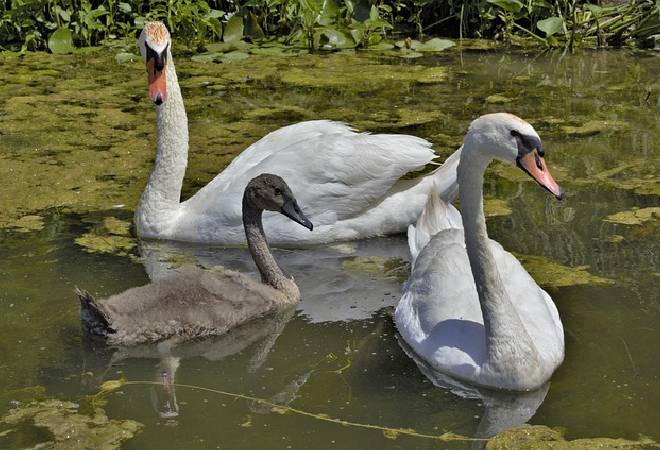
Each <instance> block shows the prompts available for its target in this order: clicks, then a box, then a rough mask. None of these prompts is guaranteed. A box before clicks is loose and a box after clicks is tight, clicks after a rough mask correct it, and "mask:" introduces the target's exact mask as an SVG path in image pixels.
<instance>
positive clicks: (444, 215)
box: [408, 183, 463, 264]
mask: <svg viewBox="0 0 660 450" xmlns="http://www.w3.org/2000/svg"><path fill="white" fill-rule="evenodd" d="M450 228H455V229H462V228H463V222H462V220H461V214H460V213H459V212H458V210H457V209H456V208H455V207H454V206H453V205H452V204H451V203H445V202H444V201H442V199H441V198H440V196H438V193H437V189H436V186H435V183H434V184H433V188H432V189H431V191H430V192H429V196H428V200H427V201H426V205H425V206H424V209H423V210H422V213H421V214H420V215H419V218H418V219H417V223H416V224H415V225H410V226H409V227H408V247H409V248H410V258H411V263H412V264H414V263H415V259H416V258H417V255H419V252H421V251H422V249H423V248H424V247H425V246H426V244H428V243H429V241H430V240H431V238H432V237H433V236H434V235H436V234H437V233H439V232H440V231H442V230H445V229H450Z"/></svg>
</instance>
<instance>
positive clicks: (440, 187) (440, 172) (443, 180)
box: [430, 147, 463, 203]
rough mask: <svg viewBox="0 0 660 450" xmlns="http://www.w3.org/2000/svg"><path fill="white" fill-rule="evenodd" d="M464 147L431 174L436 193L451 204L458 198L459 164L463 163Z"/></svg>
mask: <svg viewBox="0 0 660 450" xmlns="http://www.w3.org/2000/svg"><path fill="white" fill-rule="evenodd" d="M462 150H463V147H461V148H459V149H458V150H456V151H455V152H454V153H452V154H451V155H449V157H448V158H447V159H446V160H445V162H444V163H443V164H442V165H441V166H440V167H438V168H437V169H435V170H434V171H433V172H431V174H430V176H431V177H432V179H433V184H434V185H435V191H436V192H437V193H438V195H439V196H440V198H441V199H442V200H444V201H445V202H447V203H451V202H452V201H454V199H455V198H456V197H457V196H458V173H457V169H458V163H459V162H460V161H461V151H462Z"/></svg>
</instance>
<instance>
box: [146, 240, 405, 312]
mask: <svg viewBox="0 0 660 450" xmlns="http://www.w3.org/2000/svg"><path fill="white" fill-rule="evenodd" d="M267 234H268V230H266V235H267ZM140 251H141V255H142V258H143V263H144V267H145V270H146V272H147V274H148V275H149V278H150V279H151V280H152V281H155V280H158V279H160V278H163V277H165V276H168V275H170V274H172V273H176V272H177V271H178V270H180V268H181V264H182V263H185V262H194V263H195V264H197V265H199V266H200V267H204V268H212V267H215V266H223V267H227V268H230V269H234V270H238V271H240V272H244V273H250V274H252V275H255V274H256V271H255V266H254V263H253V261H252V259H251V258H250V255H249V253H248V252H247V251H246V249H245V248H243V247H219V246H209V245H199V244H191V243H184V242H163V241H144V242H142V243H141V247H140ZM273 254H274V255H275V257H276V258H277V261H278V263H279V264H280V265H281V266H282V268H284V269H285V270H286V271H287V272H289V273H290V274H292V275H293V277H294V278H295V280H296V284H298V287H299V288H300V292H301V295H302V301H301V302H300V304H299V305H298V310H299V311H300V313H301V314H302V315H304V316H305V317H306V318H307V319H309V321H310V322H312V323H319V322H333V321H350V320H363V319H367V318H369V317H371V316H372V315H373V314H374V313H375V312H376V311H378V310H380V309H382V308H384V307H387V306H393V305H395V304H396V302H397V301H398V300H399V294H400V291H401V281H402V280H405V279H406V277H407V276H408V263H407V261H408V242H407V240H406V239H405V237H404V236H393V237H387V238H374V239H366V240H361V241H353V242H345V243H339V244H335V245H330V246H315V247H309V248H300V249H286V248H279V249H278V248H274V249H273ZM255 276H256V275H255Z"/></svg>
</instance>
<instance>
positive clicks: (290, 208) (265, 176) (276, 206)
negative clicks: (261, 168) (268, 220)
mask: <svg viewBox="0 0 660 450" xmlns="http://www.w3.org/2000/svg"><path fill="white" fill-rule="evenodd" d="M244 201H246V202H247V203H248V204H249V205H250V206H252V207H255V208H257V209H266V210H268V211H277V212H279V213H280V214H282V215H284V216H286V217H288V218H289V219H291V220H293V221H294V222H297V223H299V224H300V225H302V226H303V227H305V228H309V230H310V231H311V230H312V229H313V228H314V225H313V224H312V222H310V220H309V219H308V218H307V217H305V215H304V214H303V213H302V211H301V209H300V207H299V206H298V202H296V198H295V197H294V196H293V193H292V192H291V189H290V188H289V186H288V185H287V184H286V183H285V182H284V180H283V179H282V178H281V177H279V176H277V175H273V174H270V173H262V174H261V175H259V176H256V177H254V178H252V179H251V180H250V182H249V183H248V185H247V187H246V188H245V196H244Z"/></svg>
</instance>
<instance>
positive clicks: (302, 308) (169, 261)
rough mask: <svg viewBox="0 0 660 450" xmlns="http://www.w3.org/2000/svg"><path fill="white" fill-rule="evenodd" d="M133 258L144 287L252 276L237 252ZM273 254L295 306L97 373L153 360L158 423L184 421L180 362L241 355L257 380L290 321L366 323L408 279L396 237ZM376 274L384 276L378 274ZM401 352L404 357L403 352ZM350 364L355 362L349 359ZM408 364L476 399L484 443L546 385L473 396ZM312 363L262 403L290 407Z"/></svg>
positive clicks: (177, 248)
mask: <svg viewBox="0 0 660 450" xmlns="http://www.w3.org/2000/svg"><path fill="white" fill-rule="evenodd" d="M140 250H141V255H142V259H143V264H144V267H145V269H146V271H147V274H148V276H149V278H150V279H151V281H156V280H159V279H161V278H163V277H166V276H170V275H172V274H174V273H177V272H178V271H179V270H182V268H184V267H190V266H191V265H193V266H196V267H197V269H196V270H204V269H202V268H212V267H215V266H219V265H221V266H224V267H227V268H231V269H235V270H240V271H242V272H246V273H256V269H255V267H254V265H253V263H252V261H251V260H250V256H249V254H248V253H247V252H246V251H245V248H242V247H212V246H208V245H197V244H191V243H181V242H165V241H145V242H142V244H141V249H140ZM273 253H274V254H275V255H276V258H277V259H278V261H279V262H280V264H281V266H282V267H283V268H285V270H287V271H288V272H290V273H293V274H295V279H296V283H297V284H298V286H299V287H300V290H301V294H302V300H301V302H300V303H299V304H298V305H297V306H295V307H293V308H289V309H286V310H284V311H281V312H279V313H278V314H276V315H273V316H269V317H264V318H262V319H259V320H256V321H253V322H250V323H247V324H245V325H243V326H241V327H239V328H236V329H234V330H232V331H231V332H229V333H228V334H226V335H223V336H219V337H216V338H210V339H204V340H200V341H192V342H191V341H188V342H177V341H176V340H174V339H172V340H168V341H164V342H160V343H158V344H150V345H141V346H135V347H118V348H113V349H106V350H109V351H111V352H112V356H111V357H110V363H109V364H108V363H107V362H106V364H105V366H104V367H106V369H104V370H105V371H107V370H109V368H110V367H112V366H113V365H117V364H121V363H122V362H124V361H127V360H129V359H133V358H153V359H157V360H158V363H157V365H156V368H155V373H154V380H155V381H157V382H159V383H162V384H161V385H159V386H154V387H153V389H152V402H153V405H154V408H155V410H156V412H157V414H158V415H159V416H160V417H162V418H165V419H175V418H176V417H177V415H179V414H182V413H184V412H182V411H181V410H180V409H179V404H178V402H177V398H176V390H175V386H174V385H173V384H174V383H175V380H176V372H177V369H178V368H179V366H180V365H181V364H185V362H184V360H185V359H189V358H196V357H202V358H205V359H207V360H209V361H221V360H223V359H224V358H227V357H229V356H232V355H235V354H238V353H241V352H249V353H248V354H249V361H248V363H247V366H246V368H245V371H246V372H247V373H253V374H256V373H261V372H262V370H261V369H262V367H263V365H264V363H265V361H266V360H267V358H268V356H269V353H270V352H271V350H272V349H273V348H274V347H275V344H276V341H277V339H278V337H279V336H280V335H281V334H282V332H283V331H284V329H285V327H286V325H287V323H288V322H289V321H290V320H291V319H292V318H293V317H294V316H295V315H296V314H299V315H301V316H302V317H304V318H305V320H306V321H307V322H311V323H322V322H340V321H350V320H365V319H369V318H372V317H373V316H374V314H375V313H376V312H377V311H379V310H381V309H382V308H385V307H392V306H394V305H395V304H396V301H397V300H398V297H399V292H400V289H401V282H402V280H403V279H405V278H406V276H407V273H408V267H407V263H406V262H407V259H408V243H407V240H406V239H405V237H403V236H393V237H387V238H374V239H367V240H361V241H355V242H348V243H342V244H336V245H330V246H319V247H311V248H303V249H283V248H279V249H278V248H275V249H273ZM354 261H367V262H369V261H372V262H373V261H381V264H380V265H379V266H377V267H374V266H368V265H367V266H366V267H361V268H360V267H358V268H357V269H356V265H354V264H350V263H351V262H354ZM383 261H389V262H390V264H382V262H383ZM383 266H387V267H391V269H390V270H387V269H385V270H384V271H383V270H380V269H382V268H383ZM379 270H380V271H379ZM402 347H403V346H402ZM365 351H366V350H365ZM369 351H371V350H369ZM404 351H406V352H407V353H408V351H407V349H406V348H405V347H404ZM97 352H98V349H97ZM88 357H89V358H92V357H94V356H92V355H88ZM356 359H359V358H358V357H357V356H356ZM413 359H414V360H415V362H416V363H417V365H418V367H419V369H420V371H421V372H422V373H423V374H424V375H426V376H427V377H428V378H429V379H430V380H431V381H432V382H433V383H434V384H436V385H437V386H440V387H442V388H445V389H449V390H451V391H452V392H453V393H455V394H457V395H460V396H462V397H471V398H481V399H482V402H483V405H484V413H483V414H482V416H481V421H480V423H479V425H478V427H477V430H476V436H475V437H484V438H487V437H491V436H493V435H495V434H497V433H499V432H501V431H503V430H506V429H507V428H510V427H513V426H516V425H520V424H523V423H525V422H527V421H528V420H529V419H530V418H531V417H532V416H533V415H534V413H535V412H536V410H537V408H538V407H539V406H540V405H541V403H542V402H543V400H544V398H545V395H546V393H547V391H548V387H549V384H546V385H545V386H543V387H542V388H541V389H539V390H537V391H534V392H529V393H522V394H517V393H516V394H513V393H511V394H509V393H501V392H492V391H486V390H479V389H475V388H471V387H469V386H461V385H460V383H458V382H456V381H455V380H451V379H450V378H447V377H445V378H444V379H443V377H442V376H441V375H440V374H438V373H437V372H433V371H430V369H429V368H428V367H427V366H425V365H424V364H423V362H421V363H420V361H418V360H417V359H415V358H413ZM106 361H107V358H106ZM316 363H317V361H314V363H310V365H309V367H307V368H305V367H301V368H300V369H298V373H297V374H292V375H291V379H290V381H289V382H288V383H286V384H284V385H283V386H282V387H281V389H280V391H279V392H277V393H275V394H274V395H273V396H272V397H270V398H269V399H268V401H269V402H271V403H274V404H278V405H287V404H289V403H290V402H292V401H293V400H294V399H295V398H296V395H297V392H298V390H299V389H300V388H301V387H302V386H304V385H305V383H306V382H307V381H308V380H309V379H310V377H311V376H312V374H313V372H314V370H315V368H314V367H313V364H316ZM102 372H103V371H102ZM103 378H105V373H101V376H100V377H97V382H98V383H100V382H102V380H103ZM248 406H249V409H250V410H251V411H253V412H255V413H264V414H266V413H268V412H270V407H269V406H267V405H265V404H263V403H256V402H250V403H249V405H248Z"/></svg>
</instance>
